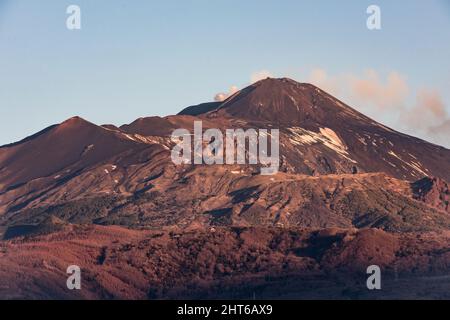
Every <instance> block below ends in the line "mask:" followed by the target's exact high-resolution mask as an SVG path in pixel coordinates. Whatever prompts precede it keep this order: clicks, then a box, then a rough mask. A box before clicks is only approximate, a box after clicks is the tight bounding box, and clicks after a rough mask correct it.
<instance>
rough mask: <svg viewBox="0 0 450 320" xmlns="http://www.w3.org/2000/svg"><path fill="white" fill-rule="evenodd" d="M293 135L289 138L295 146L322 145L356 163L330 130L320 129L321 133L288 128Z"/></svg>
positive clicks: (342, 143)
mask: <svg viewBox="0 0 450 320" xmlns="http://www.w3.org/2000/svg"><path fill="white" fill-rule="evenodd" d="M288 130H289V131H290V132H291V133H292V135H291V136H290V138H289V141H291V143H292V144H294V145H298V146H299V145H312V144H316V143H322V144H323V145H324V146H326V147H327V148H329V149H331V150H333V151H335V152H336V153H338V154H339V155H341V156H342V157H344V158H346V159H347V160H350V161H351V162H353V163H356V161H355V160H353V159H351V158H350V157H349V154H348V152H347V146H346V145H345V144H344V142H343V141H342V140H341V139H340V138H339V136H338V135H337V134H336V132H334V131H333V130H331V129H330V128H320V129H319V131H320V132H313V131H309V130H306V129H303V128H299V127H292V128H288Z"/></svg>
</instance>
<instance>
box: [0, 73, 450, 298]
mask: <svg viewBox="0 0 450 320" xmlns="http://www.w3.org/2000/svg"><path fill="white" fill-rule="evenodd" d="M195 121H202V124H203V129H204V130H207V129H208V128H218V129H227V128H229V129H244V130H247V129H250V128H255V129H279V132H280V168H279V171H278V173H277V174H275V175H272V176H262V175H260V174H259V171H260V168H259V167H258V166H255V165H251V164H233V165H212V166H211V165H193V164H183V165H175V164H174V163H173V162H172V161H171V149H172V147H173V146H174V142H173V141H172V140H171V133H172V131H173V130H175V129H178V128H188V129H189V128H192V127H193V123H194V122H195ZM247 163H248V162H247ZM447 181H450V150H448V149H446V148H444V147H441V146H438V145H435V144H432V143H428V142H426V141H424V140H421V139H418V138H415V137H412V136H409V135H406V134H403V133H400V132H397V131H395V130H393V129H391V128H388V127H386V126H384V125H382V124H380V123H378V122H376V121H374V120H372V119H370V118H369V117H367V116H365V115H363V114H361V113H360V112H358V111H356V110H355V109H353V108H351V107H350V106H348V105H347V104H345V103H344V102H342V101H340V100H338V99H336V98H334V97H333V96H331V95H329V94H328V93H326V92H325V91H323V90H321V89H320V88H317V87H315V86H313V85H311V84H304V83H298V82H296V81H294V80H291V79H287V78H282V79H272V78H268V79H265V80H261V81H259V82H256V83H254V84H252V85H250V86H248V87H246V88H244V89H242V90H240V91H238V92H236V93H235V94H234V95H232V96H230V97H229V98H228V99H226V100H225V101H223V102H208V103H203V104H200V105H197V106H190V107H188V108H185V109H184V110H182V111H181V112H180V113H179V114H178V115H172V116H167V117H162V118H161V117H147V118H140V119H137V120H136V121H134V122H132V123H131V124H127V125H122V126H120V127H116V126H113V125H103V126H98V125H95V124H93V123H90V122H88V121H86V120H84V119H81V118H79V117H74V118H71V119H68V120H66V121H64V122H62V123H60V124H57V125H54V126H51V127H49V128H46V129H44V130H43V131H41V132H39V133H36V134H35V135H33V136H30V137H28V138H25V139H24V140H22V141H19V142H16V143H12V144H9V145H5V146H2V147H0V238H3V239H4V240H3V241H0V249H1V250H3V251H1V250H0V256H1V255H3V256H2V259H0V270H1V271H0V279H9V280H8V281H10V282H11V281H12V282H14V283H15V285H14V287H8V286H6V285H2V283H1V281H0V297H24V296H26V297H28V295H29V293H27V291H26V290H25V288H26V283H25V282H21V280H20V279H17V278H16V276H15V275H16V269H17V268H20V266H19V265H18V264H17V263H15V262H17V261H25V260H26V261H28V262H30V263H31V264H33V263H38V262H39V261H42V260H45V261H52V262H48V263H50V264H52V263H53V265H52V266H50V267H49V269H46V268H47V267H45V268H44V269H45V270H44V269H43V271H35V273H32V274H31V275H29V278H30V279H28V280H29V281H34V282H33V283H34V287H33V291H32V292H33V294H34V295H35V296H33V297H38V298H39V297H46V298H48V297H64V298H67V297H74V296H72V295H71V293H67V292H64V291H61V286H60V285H58V284H57V283H58V282H57V281H59V280H58V276H56V275H51V276H49V275H48V272H47V271H48V270H53V269H57V270H59V269H61V268H62V267H63V266H64V264H65V263H66V262H68V260H70V259H72V260H71V263H75V262H77V261H73V259H74V260H77V259H79V260H80V261H79V263H80V264H81V262H83V264H84V265H85V267H86V268H88V269H89V270H90V272H93V273H95V274H100V275H101V277H102V278H101V279H102V280H99V282H97V283H89V284H88V286H87V287H88V288H89V290H87V291H85V293H84V294H85V296H81V297H82V298H99V297H104V296H103V295H105V296H108V297H116V298H130V297H131V298H164V297H177V298H179V297H181V298H192V297H194V296H195V297H199V296H200V297H223V296H222V295H221V294H219V293H220V292H221V289H220V288H228V289H229V290H231V291H230V292H233V290H234V289H233V288H235V289H236V290H241V291H240V292H244V291H245V290H244V289H243V288H244V287H245V286H249V287H251V288H252V289H251V290H256V289H255V288H254V287H252V286H251V284H249V282H248V281H250V279H252V277H254V278H255V279H256V280H255V281H256V282H255V283H256V284H258V285H256V284H255V286H259V287H261V286H264V284H266V282H265V280H264V279H267V277H269V278H270V277H272V276H275V275H276V274H277V275H280V274H282V273H283V270H285V272H286V277H287V278H286V279H291V280H292V279H298V277H299V276H301V277H303V276H305V275H306V276H310V275H312V274H316V275H317V274H320V273H321V272H322V271H323V272H325V273H326V272H328V271H329V268H335V267H339V268H341V269H342V270H344V271H343V272H344V274H345V277H346V276H347V275H350V273H349V274H346V273H345V272H350V271H352V270H353V271H354V268H363V266H364V265H366V264H373V263H374V259H375V260H376V261H375V262H378V263H379V264H380V265H382V266H386V268H388V269H389V266H390V265H392V263H394V261H395V263H396V265H397V264H398V266H400V267H399V268H400V269H401V270H402V272H405V274H408V277H410V276H414V275H411V274H409V271H408V270H418V272H419V273H420V274H417V275H416V276H420V277H422V278H423V277H424V276H427V277H428V276H429V277H433V276H435V275H439V276H443V275H446V274H445V272H447V271H446V270H448V267H450V256H449V255H448V232H450V215H449V204H448V201H449V191H448V182H447ZM71 239H76V241H75V242H73V241H70V240H71ZM112 239H117V242H114V241H113V240H112ZM177 239H178V240H177ZM28 241H30V243H37V244H36V246H34V245H30V246H28ZM125 242H127V243H128V242H131V244H130V243H128V244H129V245H130V246H127V245H126V244H125ZM200 242H201V243H203V244H204V245H205V246H206V247H205V248H206V249H205V250H202V248H200V247H198V243H200ZM75 243H80V246H79V247H78V246H77V245H75ZM18 244H20V249H18V250H20V252H19V251H17V250H16V251H14V252H13V250H12V248H16V247H17V248H19V246H18ZM83 246H86V248H88V249H85V250H84V249H80V248H82V247H83ZM50 247H51V248H55V250H59V251H61V250H63V251H65V252H69V253H68V255H69V256H61V257H53V258H51V256H52V255H51V254H50V253H49V252H48V251H46V250H47V249H45V248H50ZM97 247H98V248H97ZM36 248H40V249H36ZM127 248H128V249H127ZM136 248H142V250H147V251H146V252H147V253H146V257H147V258H144V256H145V254H144V253H143V252H144V251H139V250H137V249H136ZM151 248H153V249H151ZM411 248H414V250H413V251H411V250H412V249H411ZM446 248H447V249H446ZM97 249H98V250H97ZM409 249H411V250H409ZM152 250H153V251H152ZM155 250H156V251H155ZM408 250H409V251H408ZM151 252H157V254H158V256H153V253H151ZM255 252H256V253H255ZM352 252H357V254H352ZM406 252H414V254H413V256H411V255H408V254H406ZM255 255H256V256H258V258H256V256H255ZM419 256H420V257H421V258H420V259H419V260H417V259H418V257H419ZM24 257H26V259H24ZM99 257H101V258H99ZM194 257H196V258H194ZM211 257H218V258H217V259H215V258H214V259H213V258H211ZM69 258H70V259H69ZM161 259H162V260H164V261H165V262H164V263H161V261H162V260H161ZM127 261H128V262H129V261H133V263H132V264H129V265H128V267H126V268H124V266H125V265H126V264H127V263H128V262H127ZM183 261H184V262H183ZM239 261H241V262H239ZM242 261H244V262H242ZM131 265H132V266H133V267H130V266H131ZM100 266H101V267H100ZM168 266H171V267H170V268H169V267H168ZM280 266H285V269H283V268H281V269H280ZM28 267H29V266H28ZM28 267H27V266H24V267H23V268H28ZM52 268H53V269H52ZM46 270H47V271H46ZM120 270H122V271H120ZM124 270H126V271H124ZM183 270H184V271H183ZM186 270H191V271H192V272H191V271H189V272H187V271H186ZM326 270H328V271H326ZM361 270H362V269H361ZM361 270H360V271H361ZM389 270H390V269H389ZM430 270H433V272H432V273H433V274H430V272H431V271H430ZM353 271H352V272H353ZM390 271H393V270H390ZM351 274H352V275H353V273H351ZM157 275H162V277H161V278H159V276H157ZM194 275H195V276H194ZM290 276H292V277H293V278H289V277H290ZM322 276H323V277H326V275H325V274H322ZM39 277H43V278H44V279H45V281H43V282H40V281H38V280H36V279H38V278H39ZM350 278H351V277H350ZM422 278H421V279H422ZM137 279H141V280H143V282H142V283H151V285H152V286H153V287H154V288H156V289H155V291H153V290H150V289H149V288H147V287H145V286H144V285H139V284H138V281H137ZM171 279H172V280H171ZM174 279H175V280H174ZM195 279H197V280H198V282H196V283H192V281H194V282H195ZM326 279H327V281H331V282H332V281H333V280H332V279H329V278H326ZM3 281H5V280H3ZM23 281H25V280H23ZM230 281H231V282H230ZM40 283H41V285H39V284H40ZM200 283H203V284H205V283H206V284H208V285H210V287H207V288H205V287H199V284H200ZM244 283H245V285H244ZM250 283H251V281H250ZM288 283H289V281H288ZM127 284H129V285H127ZM131 284H133V285H131ZM214 285H216V288H219V289H218V290H215V291H214V290H213V288H214ZM316 285H317V283H315V282H314V283H313V284H312V287H314V286H316ZM334 285H336V284H333V286H334ZM277 286H279V288H281V289H280V290H281V291H283V288H284V289H286V290H287V291H286V292H288V291H289V290H291V291H292V288H289V285H288V284H286V283H285V282H284V280H283V279H281V278H280V279H279V282H277ZM193 287H195V288H197V289H198V290H197V291H195V290H193V291H192V290H191V291H189V290H188V289H187V288H193ZM4 288H6V289H4ZM8 288H10V289H8ZM341 289H342V288H338V289H337V291H336V292H338V293H341V292H342V290H341ZM422 289H423V288H422V287H420V288H417V290H419V291H420V290H422ZM211 290H212V291H213V293H211ZM242 290H244V291H242ZM318 290H319V289H318ZM291 291H289V292H291ZM294 291H295V290H294ZM319 291H320V290H319ZM52 292H53V293H54V295H53V296H52V295H51V293H52ZM188 292H190V293H188ZM225 292H226V291H223V293H224V294H225ZM274 292H275V291H274ZM274 292H266V293H267V295H266V296H267V297H273V295H274V294H275V293H274ZM278 292H279V291H278ZM417 292H418V291H417ZM291 293H292V295H293V296H294V297H301V296H302V294H304V293H300V292H291ZM404 294H405V292H403V291H402V292H401V293H399V295H398V297H401V296H404ZM337 295H338V297H342V296H339V294H337ZM243 296H244V297H245V295H243ZM76 297H77V298H79V296H76ZM333 297H334V296H333Z"/></svg>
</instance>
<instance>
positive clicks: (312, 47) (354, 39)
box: [0, 0, 450, 146]
mask: <svg viewBox="0 0 450 320" xmlns="http://www.w3.org/2000/svg"><path fill="white" fill-rule="evenodd" d="M71 4H76V5H78V6H80V8H81V23H82V28H81V30H72V31H70V30H68V29H67V28H66V19H67V17H68V15H67V14H66V8H67V7H68V6H69V5H71ZM370 4H376V5H378V6H379V7H380V8H381V22H382V29H381V30H376V31H370V30H368V29H367V27H366V19H367V17H368V15H367V13H366V9H367V7H368V6H369V5H370ZM265 74H270V75H273V76H289V77H292V78H294V79H296V80H299V81H310V82H314V83H317V84H321V85H322V86H323V87H324V88H325V89H327V90H329V91H331V92H332V93H333V94H336V95H337V96H338V97H339V98H342V99H344V100H345V101H346V102H348V103H350V104H351V105H352V106H353V107H355V108H356V109H359V110H361V111H364V112H365V113H367V114H368V115H370V116H372V117H374V118H375V119H377V120H380V121H382V122H384V123H386V124H388V125H390V126H393V127H395V128H396V129H399V130H403V131H407V132H409V133H414V134H416V135H419V136H421V137H422V138H426V139H428V140H432V141H435V142H438V143H440V144H446V145H447V146H449V145H450V143H446V142H447V140H450V139H447V137H449V136H450V120H449V119H450V117H449V116H448V115H449V113H450V4H449V1H445V0H417V1H415V0H398V1H381V0H371V1H365V0H357V1H356V0H346V1H337V0H336V1H331V0H322V1H300V0H292V1H290V0H279V1H268V0H245V1H243V0H226V1H224V0H183V1H182V0H177V1H167V0H164V1H152V0H134V1H130V0H127V1H126V0H95V1H92V0H70V1H66V0H40V1H36V0H0V125H1V136H0V144H4V143H9V142H13V141H16V140H19V139H21V138H24V137H25V136H27V135H30V134H32V133H34V132H36V131H39V130H41V129H43V128H44V127H46V126H48V125H51V124H54V123H59V122H61V121H63V120H65V119H66V118H69V117H71V116H74V115H79V116H81V117H83V118H86V119H88V120H90V121H92V122H94V123H97V124H105V123H113V124H116V125H121V124H124V123H129V122H131V121H133V120H134V119H136V118H138V117H142V116H150V115H161V116H162V115H169V114H175V113H177V112H178V111H180V110H181V109H182V108H184V107H186V106H188V105H192V104H197V103H201V102H206V101H211V100H213V98H214V96H215V95H216V94H217V93H219V92H225V93H226V92H227V90H229V88H230V87H231V86H237V87H239V88H242V87H243V86H246V85H248V84H249V83H250V82H251V81H252V79H257V78H258V75H265ZM427 108H428V109H427ZM441 109H442V110H441ZM430 110H431V111H430ZM405 114H407V115H406V116H405ZM422 114H423V116H422ZM415 123H417V126H418V127H420V128H419V129H417V128H416V127H415V126H414V125H413V124H415ZM446 130H447V131H446ZM442 132H444V134H443V133H442ZM445 132H446V133H445Z"/></svg>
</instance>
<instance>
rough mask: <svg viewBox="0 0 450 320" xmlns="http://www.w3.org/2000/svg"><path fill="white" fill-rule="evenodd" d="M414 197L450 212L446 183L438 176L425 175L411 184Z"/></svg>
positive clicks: (448, 191) (449, 196)
mask: <svg viewBox="0 0 450 320" xmlns="http://www.w3.org/2000/svg"><path fill="white" fill-rule="evenodd" d="M412 189H413V192H414V198H415V199H418V200H420V201H423V202H425V203H427V204H429V205H431V206H433V207H435V208H438V209H441V210H443V211H446V212H448V213H450V204H449V203H450V190H449V186H448V183H447V182H446V181H444V180H442V179H440V178H430V177H426V178H423V179H421V180H419V181H416V182H415V183H413V184H412Z"/></svg>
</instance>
